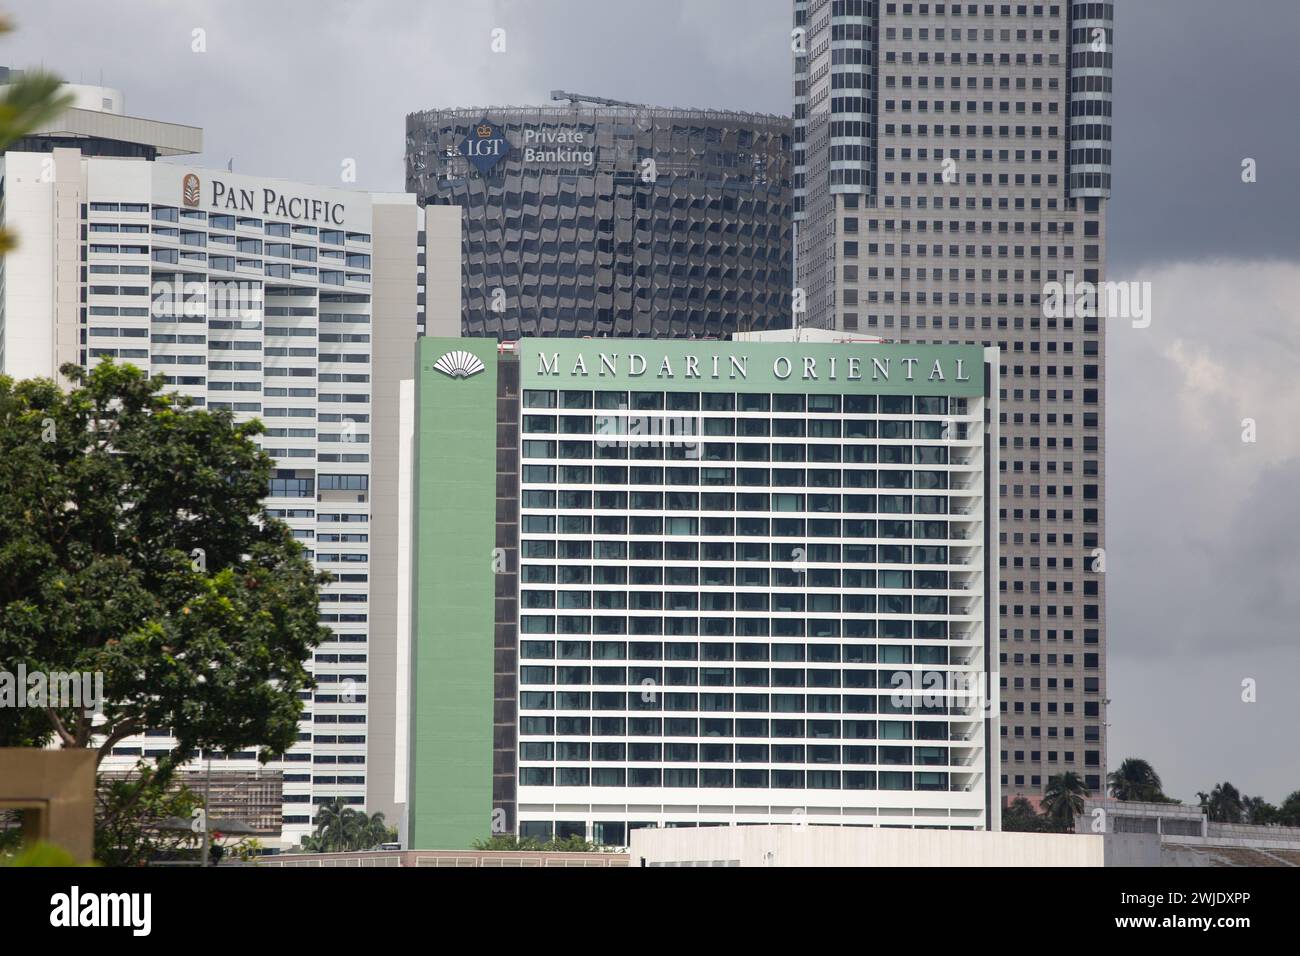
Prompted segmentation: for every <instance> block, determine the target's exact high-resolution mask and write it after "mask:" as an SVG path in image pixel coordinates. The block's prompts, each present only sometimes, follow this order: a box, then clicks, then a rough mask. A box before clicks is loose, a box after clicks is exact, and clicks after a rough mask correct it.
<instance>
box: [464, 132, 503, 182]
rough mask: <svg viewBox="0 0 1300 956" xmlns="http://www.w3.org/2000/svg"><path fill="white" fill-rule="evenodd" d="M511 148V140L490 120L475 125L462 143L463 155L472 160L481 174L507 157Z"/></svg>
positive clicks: (471, 162)
mask: <svg viewBox="0 0 1300 956" xmlns="http://www.w3.org/2000/svg"><path fill="white" fill-rule="evenodd" d="M510 149H511V146H510V141H509V140H508V139H506V137H505V134H504V133H502V132H501V127H500V126H497V125H496V124H495V123H491V122H489V121H488V120H483V121H482V122H481V123H479V124H478V125H477V126H475V127H474V131H473V132H472V133H471V134H470V135H469V136H466V137H465V139H464V140H462V141H461V144H460V153H461V155H462V156H464V157H465V158H466V159H468V160H469V161H470V164H471V165H472V166H473V167H474V168H475V169H477V170H478V172H479V175H480V176H482V175H485V174H486V173H488V172H489V171H491V169H492V167H493V166H495V165H496V164H497V163H499V162H501V160H503V159H505V158H506V156H508V155H509V154H510Z"/></svg>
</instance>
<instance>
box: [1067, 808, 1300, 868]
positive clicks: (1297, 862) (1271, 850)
mask: <svg viewBox="0 0 1300 956" xmlns="http://www.w3.org/2000/svg"><path fill="white" fill-rule="evenodd" d="M1074 828H1075V830H1076V831H1077V832H1079V833H1095V834H1099V835H1102V836H1103V837H1104V839H1105V841H1106V865H1107V866H1300V827H1282V826H1255V825H1250V824H1241V823H1216V822H1214V821H1212V820H1210V819H1209V817H1207V816H1206V814H1205V812H1204V811H1203V810H1201V808H1200V807H1193V806H1188V805H1186V804H1182V803H1142V802H1139V801H1133V800H1111V799H1098V798H1093V799H1089V800H1086V801H1084V810H1083V813H1082V814H1080V815H1079V816H1078V817H1076V818H1075V824H1074Z"/></svg>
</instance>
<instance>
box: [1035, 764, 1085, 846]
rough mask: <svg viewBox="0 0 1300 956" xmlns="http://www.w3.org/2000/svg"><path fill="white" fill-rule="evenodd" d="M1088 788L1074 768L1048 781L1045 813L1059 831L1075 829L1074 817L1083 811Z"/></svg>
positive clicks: (1067, 831)
mask: <svg viewBox="0 0 1300 956" xmlns="http://www.w3.org/2000/svg"><path fill="white" fill-rule="evenodd" d="M1088 795H1089V794H1088V788H1087V787H1086V786H1084V783H1083V778H1082V777H1080V776H1079V775H1078V774H1077V773H1075V772H1074V771H1073V770H1067V771H1066V772H1065V773H1062V774H1058V775H1057V776H1055V777H1052V778H1050V779H1049V780H1048V781H1047V789H1046V790H1044V791H1043V814H1044V815H1045V816H1046V817H1047V819H1048V820H1050V821H1051V823H1052V828H1053V829H1054V830H1056V831H1057V832H1059V833H1070V832H1073V831H1074V818H1075V817H1077V816H1078V815H1079V814H1081V813H1083V799H1084V797H1087V796H1088Z"/></svg>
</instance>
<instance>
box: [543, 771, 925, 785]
mask: <svg viewBox="0 0 1300 956" xmlns="http://www.w3.org/2000/svg"><path fill="white" fill-rule="evenodd" d="M519 785H520V786H523V787H551V786H560V787H709V788H713V787H721V788H737V789H743V788H756V789H762V790H766V789H777V790H805V789H807V790H947V789H949V784H948V774H947V773H944V772H941V771H918V772H915V773H911V772H907V771H878V772H877V771H872V770H845V771H839V770H807V771H805V770H756V769H745V770H723V769H713V768H708V769H700V770H695V769H690V768H679V767H674V768H665V769H662V770H661V769H659V768H657V767H627V768H624V767H594V768H587V767H561V768H559V769H558V770H555V769H553V768H551V767H521V768H520V769H519Z"/></svg>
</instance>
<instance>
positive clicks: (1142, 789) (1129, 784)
mask: <svg viewBox="0 0 1300 956" xmlns="http://www.w3.org/2000/svg"><path fill="white" fill-rule="evenodd" d="M1106 783H1107V786H1108V787H1109V789H1110V795H1111V796H1112V797H1114V798H1115V799H1116V800H1138V801H1146V802H1148V803H1169V802H1171V801H1170V799H1169V798H1168V797H1166V796H1165V794H1164V791H1163V790H1162V789H1161V788H1162V784H1161V782H1160V775H1159V774H1158V773H1156V770H1155V767H1153V766H1151V764H1150V763H1148V762H1147V761H1145V760H1143V759H1142V758H1141V757H1127V758H1125V759H1124V760H1123V762H1121V763H1120V765H1119V769H1117V770H1113V771H1111V773H1110V774H1109V775H1107V777H1106Z"/></svg>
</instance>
